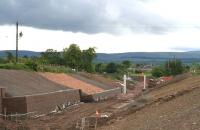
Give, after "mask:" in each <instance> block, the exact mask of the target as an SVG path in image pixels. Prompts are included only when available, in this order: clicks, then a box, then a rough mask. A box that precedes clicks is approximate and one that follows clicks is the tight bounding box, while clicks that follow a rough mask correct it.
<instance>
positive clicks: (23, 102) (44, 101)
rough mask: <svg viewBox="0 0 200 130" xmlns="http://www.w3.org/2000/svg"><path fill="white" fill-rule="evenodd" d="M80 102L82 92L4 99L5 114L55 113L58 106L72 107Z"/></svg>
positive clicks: (60, 92) (74, 91)
mask: <svg viewBox="0 0 200 130" xmlns="http://www.w3.org/2000/svg"><path fill="white" fill-rule="evenodd" d="M78 102H80V90H75V89H73V90H63V91H56V92H52V93H43V94H38V95H28V96H24V97H9V98H2V108H3V113H4V112H5V110H6V113H7V114H11V113H21V114H23V113H28V112H36V113H37V114H46V113H49V112H50V111H53V110H54V109H55V108H56V106H60V107H62V106H63V104H64V105H66V106H67V105H71V104H74V103H78Z"/></svg>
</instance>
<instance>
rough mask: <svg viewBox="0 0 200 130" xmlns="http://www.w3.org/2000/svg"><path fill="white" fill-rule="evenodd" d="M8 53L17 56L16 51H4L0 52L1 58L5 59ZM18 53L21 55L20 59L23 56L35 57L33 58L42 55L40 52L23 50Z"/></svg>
mask: <svg viewBox="0 0 200 130" xmlns="http://www.w3.org/2000/svg"><path fill="white" fill-rule="evenodd" d="M6 52H11V53H12V54H13V55H15V50H3V51H0V57H5V56H6ZM18 53H19V56H20V57H23V56H28V57H33V56H39V55H40V52H35V51H26V50H21V51H19V52H18Z"/></svg>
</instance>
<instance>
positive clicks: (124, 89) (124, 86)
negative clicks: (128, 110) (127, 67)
mask: <svg viewBox="0 0 200 130" xmlns="http://www.w3.org/2000/svg"><path fill="white" fill-rule="evenodd" d="M123 93H124V94H126V93H127V90H126V75H124V85H123Z"/></svg>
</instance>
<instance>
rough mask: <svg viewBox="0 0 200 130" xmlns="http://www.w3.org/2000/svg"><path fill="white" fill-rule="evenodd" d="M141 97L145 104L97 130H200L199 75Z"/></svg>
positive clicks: (124, 113)
mask: <svg viewBox="0 0 200 130" xmlns="http://www.w3.org/2000/svg"><path fill="white" fill-rule="evenodd" d="M140 98H141V99H143V102H146V103H145V104H146V105H145V106H142V107H139V108H138V109H134V108H132V109H129V110H128V111H126V112H122V113H121V114H118V115H117V116H116V117H115V118H113V119H111V120H110V121H109V122H107V125H105V126H103V127H101V128H99V129H98V130H200V118H199V117H200V100H199V99H200V77H199V76H196V77H190V78H187V79H185V80H183V81H180V82H178V83H174V84H171V85H167V86H164V87H162V88H159V89H157V90H154V91H151V92H149V93H147V94H144V95H143V96H141V97H140ZM141 99H138V101H140V100H141ZM141 101H142V100H141Z"/></svg>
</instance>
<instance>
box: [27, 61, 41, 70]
mask: <svg viewBox="0 0 200 130" xmlns="http://www.w3.org/2000/svg"><path fill="white" fill-rule="evenodd" d="M25 65H26V66H27V67H28V68H29V69H31V70H33V71H37V70H38V65H37V63H35V62H33V61H28V62H26V63H25Z"/></svg>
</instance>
